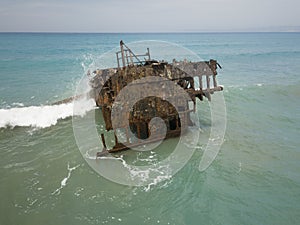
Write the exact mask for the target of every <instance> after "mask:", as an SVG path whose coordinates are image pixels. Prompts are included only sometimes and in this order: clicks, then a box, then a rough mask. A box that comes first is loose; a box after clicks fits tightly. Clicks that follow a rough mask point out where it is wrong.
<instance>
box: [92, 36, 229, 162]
mask: <svg viewBox="0 0 300 225" xmlns="http://www.w3.org/2000/svg"><path fill="white" fill-rule="evenodd" d="M116 57H117V64H118V65H117V66H118V67H117V68H109V69H102V70H96V71H94V72H93V73H94V74H95V76H94V77H93V79H91V81H90V83H91V86H92V87H93V96H94V98H95V101H96V104H97V106H99V107H100V108H101V110H102V115H103V118H104V122H105V129H106V131H111V130H113V131H114V136H115V145H114V147H113V148H111V149H107V146H106V142H105V134H101V138H102V142H103V146H104V150H103V151H102V152H99V153H98V154H97V156H101V155H103V154H105V153H107V152H116V151H121V150H126V149H128V148H130V147H134V146H138V145H141V144H142V143H143V144H144V143H150V142H155V141H158V140H161V139H164V138H170V137H177V136H179V135H180V134H181V133H182V132H185V131H186V130H187V128H188V126H192V125H193V122H192V121H191V118H190V113H191V112H195V106H196V98H198V99H200V100H201V101H203V99H204V98H207V99H208V100H209V101H210V100H211V95H212V94H213V93H214V92H216V91H222V90H223V87H222V86H219V85H218V83H217V79H216V76H217V68H218V67H219V68H221V66H220V65H219V64H218V62H217V61H216V60H213V59H211V60H209V61H200V62H189V61H187V60H183V61H176V60H175V59H174V60H173V62H172V63H168V62H165V61H156V60H153V59H151V56H150V51H149V48H147V52H146V53H145V54H142V55H137V54H135V53H134V52H133V51H132V50H131V49H130V48H128V47H127V46H126V45H125V44H124V42H123V41H121V42H120V51H119V52H117V53H116ZM150 76H151V77H152V78H153V79H151V82H147V83H144V84H143V87H142V89H141V88H138V87H139V85H140V84H141V83H136V82H135V81H137V80H141V79H143V78H147V77H150ZM155 78H157V79H155ZM164 81H169V82H172V83H174V86H172V85H171V86H170V85H169V86H166V85H165V84H164ZM176 86H177V87H178V86H179V87H180V89H181V90H183V91H185V93H187V94H188V96H189V97H190V98H189V99H190V101H189V102H188V101H187V100H186V99H185V98H183V97H182V92H180V91H178V89H176V88H173V87H176ZM126 87H131V90H133V91H132V92H131V95H130V96H124V98H123V100H122V101H121V102H118V99H117V97H118V95H119V94H120V92H121V91H122V90H123V89H124V88H126ZM147 89H151V92H152V93H153V92H155V93H159V94H160V95H159V94H158V95H157V96H165V95H167V96H168V98H167V99H165V98H164V97H157V96H148V97H145V98H143V99H141V92H143V90H145V91H147ZM126 98H130V99H131V100H132V101H134V102H135V104H134V105H133V106H130V104H128V101H127V99H126ZM170 99H171V100H172V102H176V107H175V106H174V105H172V104H171V103H170ZM113 105H117V108H118V107H119V113H120V114H121V115H119V116H118V120H117V121H114V117H112V107H113ZM122 113H123V114H122ZM120 116H121V117H120ZM154 117H159V118H161V119H162V121H163V122H164V123H165V125H166V128H167V131H166V134H165V136H162V134H161V133H160V132H159V131H160V129H159V127H156V128H155V129H153V127H152V128H150V125H149V124H150V121H151V119H152V118H154ZM120 118H122V119H120ZM113 125H114V126H113ZM116 130H122V132H123V134H124V135H125V140H123V141H122V143H120V142H119V140H118V137H117V134H116ZM129 131H130V132H131V133H134V135H135V136H136V139H134V140H132V139H131V137H130V135H129V133H130V132H129ZM149 137H151V138H149ZM141 140H144V141H142V142H141Z"/></svg>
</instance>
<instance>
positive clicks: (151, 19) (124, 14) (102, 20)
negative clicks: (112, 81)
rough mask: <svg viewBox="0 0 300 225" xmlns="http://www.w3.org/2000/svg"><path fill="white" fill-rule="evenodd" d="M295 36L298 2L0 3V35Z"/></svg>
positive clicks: (28, 0) (30, 0)
mask: <svg viewBox="0 0 300 225" xmlns="http://www.w3.org/2000/svg"><path fill="white" fill-rule="evenodd" d="M295 30H297V31H300V1H299V0H0V32H1V31H2V32H4V31H25V32H26V31H33V32H34V31H36V32H195V31H196V32H197V31H200V32H201V31H204V32H205V31H216V32H218V31H220V32H222V31H295Z"/></svg>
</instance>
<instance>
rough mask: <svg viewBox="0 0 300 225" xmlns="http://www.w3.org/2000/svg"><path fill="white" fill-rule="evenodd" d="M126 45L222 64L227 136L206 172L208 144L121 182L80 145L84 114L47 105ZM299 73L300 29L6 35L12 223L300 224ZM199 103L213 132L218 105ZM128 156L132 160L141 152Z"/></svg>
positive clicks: (0, 119)
mask: <svg viewBox="0 0 300 225" xmlns="http://www.w3.org/2000/svg"><path fill="white" fill-rule="evenodd" d="M120 39H123V40H124V41H125V42H126V43H130V42H132V41H141V40H162V41H169V42H172V43H176V44H178V45H181V46H184V47H186V48H188V49H190V50H191V51H193V52H195V53H196V54H197V55H199V57H201V58H203V59H205V60H209V59H210V58H214V59H217V60H218V61H219V63H220V64H221V65H222V67H223V69H221V70H219V75H218V81H219V83H220V84H222V85H224V91H223V93H224V98H225V102H226V111H227V126H226V133H225V139H224V142H223V144H222V146H221V149H220V153H219V154H218V155H217V158H216V159H215V161H214V162H213V163H212V164H211V166H210V167H209V168H208V169H207V170H205V171H204V172H199V170H198V166H199V161H200V159H201V157H202V156H203V151H204V149H205V143H201V142H199V144H198V147H197V149H196V151H195V152H194V154H193V155H192V157H191V159H190V160H189V161H188V163H187V164H186V165H185V166H184V167H183V168H182V169H181V170H180V171H179V172H178V173H176V174H175V175H174V176H172V177H170V178H168V179H166V180H164V181H162V182H158V183H157V184H153V185H151V186H141V187H134V186H125V185H120V184H117V183H114V182H112V181H110V180H107V179H105V178H104V177H102V176H101V175H99V174H98V173H96V172H95V171H94V170H93V169H92V168H91V167H90V166H89V165H88V164H87V162H86V160H85V159H84V157H83V156H82V154H81V153H80V151H79V150H78V146H77V144H76V140H75V137H74V133H73V124H72V117H71V115H72V109H71V110H70V108H69V107H68V106H60V107H57V108H55V107H51V106H50V107H49V108H44V106H46V105H49V104H50V103H52V102H55V101H58V100H61V99H64V98H66V97H69V96H71V95H73V94H74V92H75V89H76V86H77V84H78V83H79V81H80V79H81V78H82V77H83V76H84V74H85V72H86V71H85V70H86V68H87V66H88V65H91V64H93V63H94V64H95V63H96V64H97V62H99V61H98V57H99V56H100V55H102V54H104V53H105V52H107V51H110V50H111V49H113V48H114V47H116V46H117V45H118V43H119V41H120ZM145 47H150V48H151V46H145ZM95 66H97V65H95ZM99 66H100V65H99ZM299 71H300V34H299V33H224V34H222V33H217V34H216V33H211V34H45V33H44V34H38V33H30V34H27V33H2V34H0V108H1V109H0V125H1V128H0V193H1V203H0V212H1V213H0V224H3V225H10V224H18V225H19V224H22V225H26V224H28V225H32V224H130V225H131V224H137V225H140V224H179V225H181V224H186V225H194V224H195V225H198V224H230V225H231V224H299V223H300V222H299V220H300V214H299V211H300V203H299V202H300V173H299V172H300V163H299V161H300V139H299V137H300V136H299V134H300V100H299V99H300V89H299V86H300V78H299V77H300V72H299ZM199 104H200V105H201V106H200V109H199V117H200V123H201V129H202V133H201V136H202V137H209V133H210V129H211V122H210V119H211V118H210V111H209V104H208V102H207V101H204V102H200V103H199ZM93 110H96V115H99V109H93ZM89 113H91V112H88V113H87V115H88V114H89ZM177 141H178V140H176V139H170V140H168V141H167V142H166V143H165V144H164V145H162V146H161V147H160V148H157V149H156V150H155V151H153V152H152V153H151V155H150V156H151V157H154V160H155V159H160V158H161V157H164V156H165V154H167V153H169V152H170V151H171V150H172V146H174V143H175V144H176V142H177ZM122 154H123V159H124V160H128V163H130V160H133V159H135V158H136V157H137V155H138V154H137V153H136V152H132V151H128V152H125V153H122ZM138 157H139V158H140V159H145V160H147V159H149V154H148V155H147V154H140V155H138ZM149 162H150V163H151V162H152V161H151V160H150V161H149ZM153 162H155V161H153Z"/></svg>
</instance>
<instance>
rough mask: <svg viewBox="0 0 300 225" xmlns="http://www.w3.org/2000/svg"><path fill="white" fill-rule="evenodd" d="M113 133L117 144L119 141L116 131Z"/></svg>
mask: <svg viewBox="0 0 300 225" xmlns="http://www.w3.org/2000/svg"><path fill="white" fill-rule="evenodd" d="M114 135H115V145H117V144H119V141H118V137H117V134H116V132H114Z"/></svg>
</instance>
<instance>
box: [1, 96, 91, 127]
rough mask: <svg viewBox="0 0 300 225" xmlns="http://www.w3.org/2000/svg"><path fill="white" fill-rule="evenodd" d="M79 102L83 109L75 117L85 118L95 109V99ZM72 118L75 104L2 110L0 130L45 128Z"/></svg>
mask: <svg viewBox="0 0 300 225" xmlns="http://www.w3.org/2000/svg"><path fill="white" fill-rule="evenodd" d="M78 101H80V105H81V106H82V107H81V109H80V110H76V115H75V116H83V115H85V113H86V112H88V111H90V110H91V109H93V108H94V107H95V102H94V100H93V99H80V100H78ZM18 106H21V105H18ZM70 116H73V102H71V103H66V104H60V105H44V106H28V107H16V108H10V109H0V128H3V127H15V126H22V127H37V128H45V127H50V126H53V125H55V124H56V123H57V121H58V120H60V119H65V118H67V117H70Z"/></svg>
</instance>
